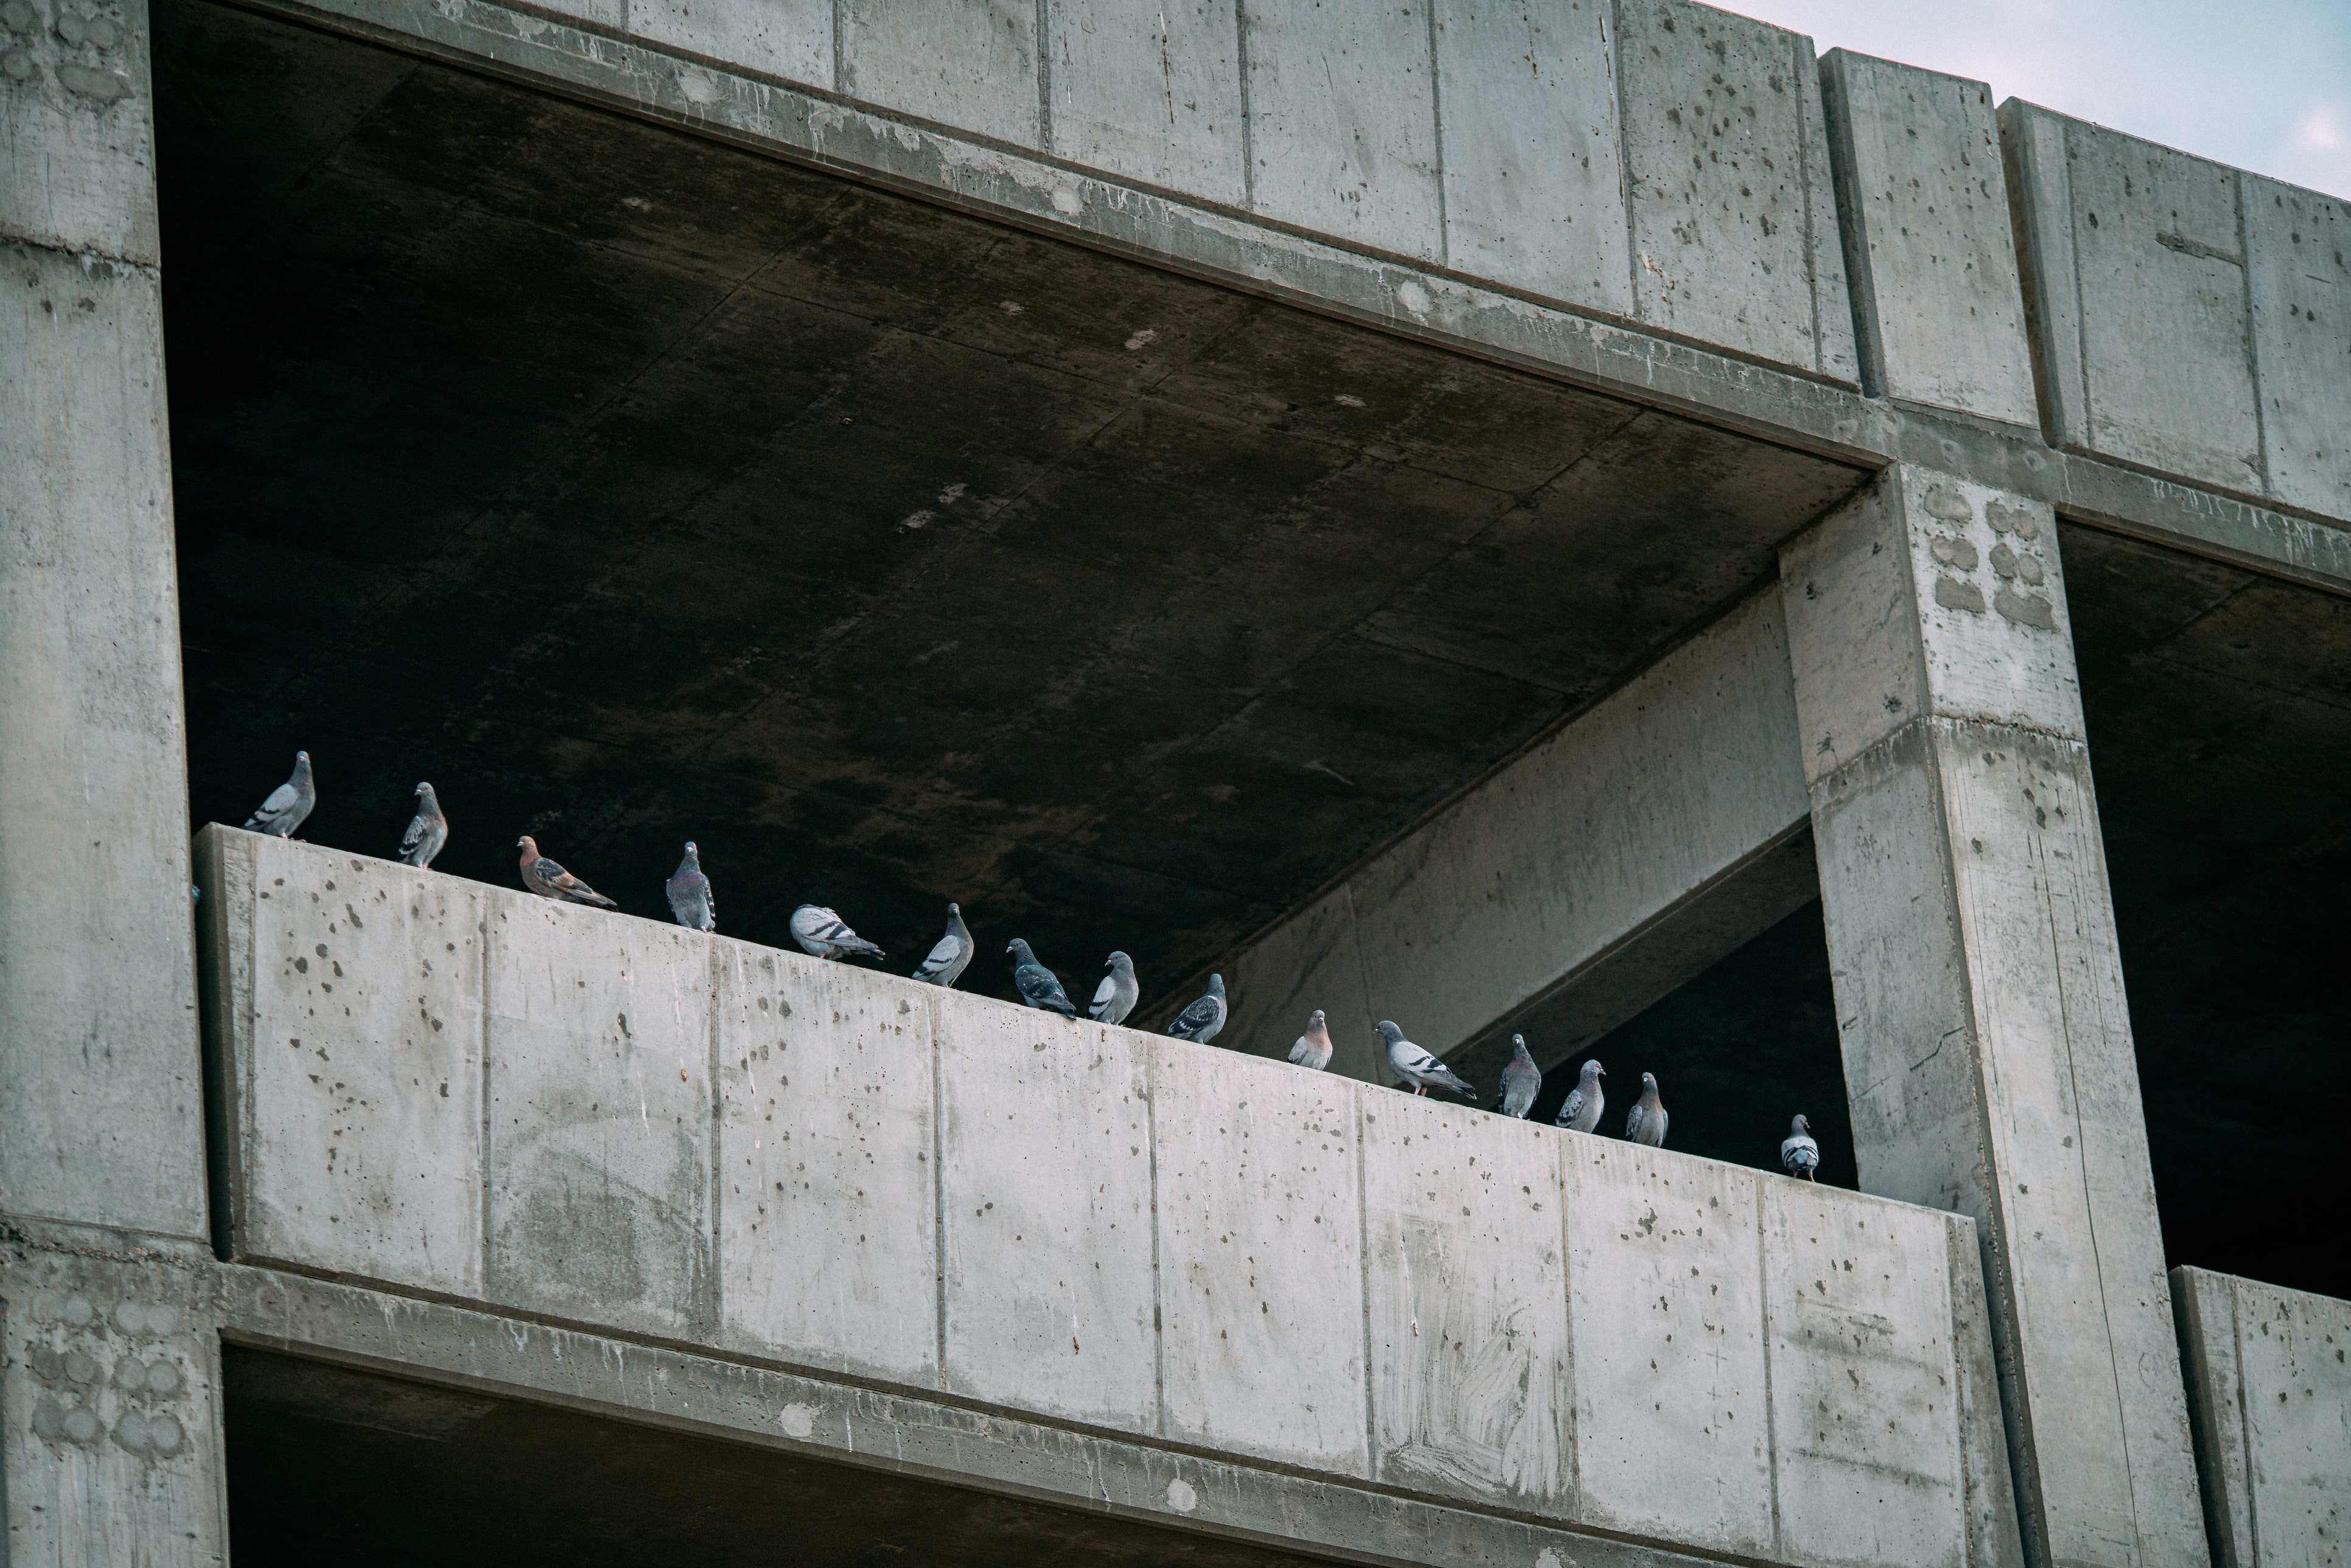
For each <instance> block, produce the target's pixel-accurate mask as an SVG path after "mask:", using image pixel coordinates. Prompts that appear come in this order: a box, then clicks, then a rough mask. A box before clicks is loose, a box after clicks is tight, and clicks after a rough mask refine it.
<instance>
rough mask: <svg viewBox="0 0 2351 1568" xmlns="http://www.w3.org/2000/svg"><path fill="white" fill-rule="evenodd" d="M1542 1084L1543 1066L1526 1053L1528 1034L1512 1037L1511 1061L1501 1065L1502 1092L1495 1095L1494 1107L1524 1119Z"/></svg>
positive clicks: (1506, 1113)
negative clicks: (1503, 1066)
mask: <svg viewBox="0 0 2351 1568" xmlns="http://www.w3.org/2000/svg"><path fill="white" fill-rule="evenodd" d="M1541 1088H1542V1069H1541V1068H1540V1067H1537V1066H1536V1065H1535V1059H1534V1058H1533V1057H1531V1056H1529V1055H1528V1054H1527V1037H1526V1036H1525V1035H1522V1034H1514V1035H1512V1036H1511V1037H1510V1065H1509V1066H1508V1067H1505V1068H1504V1069H1502V1088H1501V1092H1500V1093H1499V1094H1498V1095H1497V1096H1496V1097H1495V1101H1494V1109H1495V1110H1497V1111H1499V1112H1500V1113H1502V1114H1503V1115H1505V1116H1516V1117H1517V1118H1518V1119H1519V1120H1520V1121H1521V1122H1523V1121H1525V1120H1526V1118H1527V1113H1528V1111H1530V1110H1531V1109H1532V1108H1533V1106H1534V1103H1535V1094H1536V1092H1537V1091H1539V1090H1541Z"/></svg>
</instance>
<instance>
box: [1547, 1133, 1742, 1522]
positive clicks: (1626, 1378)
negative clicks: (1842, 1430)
mask: <svg viewBox="0 0 2351 1568" xmlns="http://www.w3.org/2000/svg"><path fill="white" fill-rule="evenodd" d="M1566 1144H1567V1152H1566V1159H1567V1170H1568V1193H1567V1203H1568V1210H1567V1247H1568V1287H1569V1289H1568V1311H1569V1314H1570V1318H1571V1328H1570V1332H1571V1333H1573V1336H1574V1341H1575V1458H1576V1470H1577V1474H1578V1476H1579V1477H1580V1479H1581V1482H1582V1487H1583V1495H1582V1504H1583V1506H1582V1518H1583V1521H1585V1522H1586V1523H1588V1524H1592V1525H1594V1526H1597V1527H1599V1528H1602V1529H1605V1530H1621V1531H1626V1532H1628V1533H1633V1534H1637V1535H1645V1536H1658V1537H1663V1538H1665V1539H1667V1540H1672V1541H1679V1542H1691V1543H1695V1544H1701V1545H1703V1546H1704V1547H1705V1549H1707V1550H1708V1551H1709V1552H1727V1553H1738V1554H1743V1555H1748V1556H1754V1557H1774V1556H1777V1555H1779V1547H1778V1542H1777V1540H1776V1532H1775V1531H1774V1530H1773V1528H1772V1522H1773V1521H1772V1515H1773V1507H1772V1496H1771V1416H1770V1411H1769V1408H1768V1405H1769V1398H1768V1394H1767V1385H1766V1382H1765V1378H1766V1371H1765V1364H1764V1347H1763V1277H1762V1274H1763V1270H1762V1255H1761V1249H1760V1247H1759V1246H1758V1239H1757V1234H1756V1233H1757V1229H1758V1227H1759V1225H1760V1223H1761V1194H1760V1193H1759V1191H1758V1190H1757V1189H1758V1187H1759V1186H1760V1184H1761V1182H1762V1180H1763V1179H1764V1178H1763V1177H1762V1176H1760V1175H1759V1174H1758V1173H1756V1172H1753V1171H1749V1170H1743V1169H1740V1168H1738V1167H1735V1166H1720V1165H1715V1164H1713V1163H1711V1162H1708V1161H1702V1160H1693V1159H1690V1158H1689V1157H1687V1155H1673V1154H1667V1153H1662V1152H1655V1151H1651V1150H1647V1149H1642V1148H1639V1147H1636V1146H1635V1145H1630V1144H1622V1143H1616V1142H1613V1141H1607V1140H1603V1139H1598V1138H1570V1139H1568V1140H1566Z"/></svg>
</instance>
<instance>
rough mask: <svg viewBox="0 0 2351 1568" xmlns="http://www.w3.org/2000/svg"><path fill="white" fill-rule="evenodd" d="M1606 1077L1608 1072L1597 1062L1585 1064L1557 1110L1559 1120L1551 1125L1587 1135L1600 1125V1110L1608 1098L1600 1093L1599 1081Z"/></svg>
mask: <svg viewBox="0 0 2351 1568" xmlns="http://www.w3.org/2000/svg"><path fill="white" fill-rule="evenodd" d="M1607 1076H1608V1070H1607V1069H1606V1068H1604V1067H1603V1066H1601V1065H1600V1063H1598V1062H1597V1061H1587V1062H1585V1063H1584V1064H1583V1075H1582V1076H1581V1077H1579V1078H1578V1079H1577V1080H1576V1081H1575V1087H1574V1088H1573V1089H1571V1090H1569V1091H1568V1092H1567V1099H1566V1101H1565V1103H1562V1105H1561V1106H1560V1108H1559V1120H1558V1121H1557V1122H1555V1123H1553V1124H1552V1125H1554V1126H1560V1127H1565V1128H1566V1129H1567V1130H1568V1131H1569V1132H1571V1133H1588V1132H1590V1131H1592V1129H1593V1128H1594V1127H1597V1126H1598V1125H1600V1109H1601V1107H1602V1106H1604V1105H1605V1104H1607V1103H1608V1096H1607V1095H1605V1094H1604V1093H1602V1092H1601V1090H1600V1081H1601V1080H1602V1079H1603V1078H1605V1077H1607Z"/></svg>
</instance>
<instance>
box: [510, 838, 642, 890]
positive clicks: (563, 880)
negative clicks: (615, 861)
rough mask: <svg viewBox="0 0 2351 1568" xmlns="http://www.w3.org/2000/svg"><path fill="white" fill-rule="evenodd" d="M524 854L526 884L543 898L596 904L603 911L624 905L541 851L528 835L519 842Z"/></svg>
mask: <svg viewBox="0 0 2351 1568" xmlns="http://www.w3.org/2000/svg"><path fill="white" fill-rule="evenodd" d="M515 848H517V849H518V850H520V851H521V852H522V884H523V886H524V887H526V888H528V889H529V890H530V891H531V892H533V893H535V894H538V896H539V897H541V898H551V899H553V900H555V902H556V903H558V904H594V905H595V906H596V907H597V908H599V909H618V908H620V907H621V906H620V905H619V904H615V903H613V902H612V901H611V899H609V898H607V897H605V896H604V895H603V894H601V893H599V892H597V891H596V890H595V889H594V888H592V887H590V886H589V885H588V884H587V883H584V882H581V881H580V879H579V878H578V877H576V876H573V875H572V874H571V873H569V872H568V871H565V870H564V869H563V868H562V867H561V866H559V865H557V864H556V863H555V862H553V861H551V860H549V859H548V858H547V857H546V856H545V855H543V854H540V853H539V852H538V840H537V839H534V838H532V837H531V836H530V835H529V834H528V833H525V834H524V835H523V836H522V837H520V838H518V839H517V840H516V841H515Z"/></svg>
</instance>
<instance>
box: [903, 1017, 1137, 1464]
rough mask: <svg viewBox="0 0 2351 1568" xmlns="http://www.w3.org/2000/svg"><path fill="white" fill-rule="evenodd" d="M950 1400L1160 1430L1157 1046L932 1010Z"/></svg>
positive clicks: (1049, 1023) (1062, 1026)
mask: <svg viewBox="0 0 2351 1568" xmlns="http://www.w3.org/2000/svg"><path fill="white" fill-rule="evenodd" d="M935 1005H936V1008H937V1012H936V1019H937V1021H936V1023H935V1026H934V1027H935V1029H936V1030H938V1035H939V1042H940V1061H939V1071H940V1080H939V1091H940V1102H941V1106H942V1111H943V1116H944V1120H943V1122H942V1124H941V1128H940V1145H941V1155H940V1162H941V1169H940V1177H941V1180H942V1183H943V1197H942V1199H941V1202H940V1231H941V1235H942V1237H943V1238H944V1241H945V1250H944V1253H943V1257H944V1268H945V1272H946V1287H945V1288H946V1357H945V1361H944V1368H945V1375H944V1378H943V1380H942V1381H943V1383H944V1385H945V1386H946V1388H947V1389H949V1390H950V1391H952V1392H954V1393H957V1394H962V1395H967V1396H970V1397H972V1398H975V1399H982V1400H987V1401H988V1402H990V1403H992V1404H999V1405H1008V1406H1019V1408H1022V1409H1026V1410H1035V1411H1039V1412H1041V1413H1043V1414H1045V1415H1049V1416H1061V1417H1063V1418H1065V1419H1068V1420H1073V1421H1086V1422H1092V1423H1094V1424H1096V1425H1098V1426H1104V1427H1117V1428H1119V1429H1121V1430H1123V1431H1130V1432H1143V1433H1149V1432H1152V1431H1153V1430H1154V1429H1155V1427H1157V1425H1158V1390H1157V1367H1156V1348H1157V1343H1156V1333H1155V1324H1154V1322H1153V1318H1154V1314H1155V1302H1154V1295H1153V1288H1154V1287H1153V1273H1154V1270H1153V1253H1152V1234H1151V1203H1152V1197H1151V1129H1150V1116H1151V1108H1150V1095H1151V1089H1150V1082H1149V1080H1150V1062H1149V1060H1148V1057H1147V1054H1146V1053H1147V1052H1148V1051H1149V1050H1150V1041H1149V1040H1148V1038H1147V1037H1145V1036H1143V1035H1138V1034H1136V1033H1134V1032H1133V1031H1132V1030H1123V1029H1104V1028H1102V1026H1100V1025H1098V1024H1092V1023H1077V1022H1072V1021H1071V1020H1069V1019H1058V1018H1055V1017H1054V1016H1053V1015H1051V1014H1050V1013H1041V1012H1038V1011H1035V1010H1034V1009H1028V1008H1013V1007H1007V1006H1005V1005H1004V1004H1003V1003H1001V1002H995V1001H989V1000H987V999H985V998H978V997H968V996H965V995H963V994H962V993H960V992H956V991H943V992H941V993H940V994H939V996H938V998H937V999H936V1003H935Z"/></svg>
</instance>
